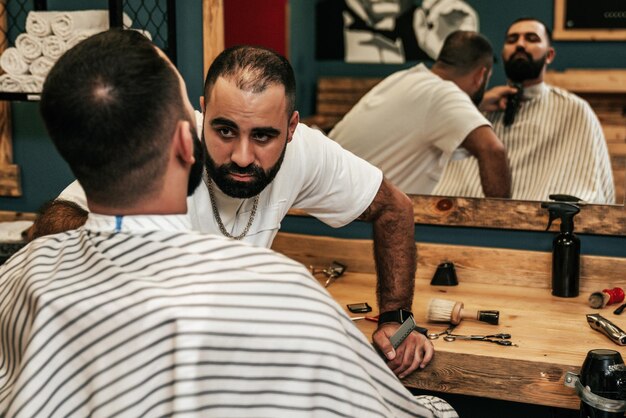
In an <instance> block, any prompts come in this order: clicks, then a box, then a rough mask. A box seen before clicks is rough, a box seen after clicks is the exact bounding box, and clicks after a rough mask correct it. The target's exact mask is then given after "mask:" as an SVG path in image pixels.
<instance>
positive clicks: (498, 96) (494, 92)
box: [478, 86, 517, 112]
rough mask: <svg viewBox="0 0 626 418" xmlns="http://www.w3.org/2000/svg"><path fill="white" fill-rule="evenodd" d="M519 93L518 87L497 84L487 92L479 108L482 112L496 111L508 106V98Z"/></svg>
mask: <svg viewBox="0 0 626 418" xmlns="http://www.w3.org/2000/svg"><path fill="white" fill-rule="evenodd" d="M514 93H517V89H516V88H515V87H511V86H496V87H493V88H490V89H489V90H487V91H486V92H485V95H484V96H483V100H482V101H481V102H480V105H479V106H478V108H479V109H480V111H481V112H496V111H498V110H504V109H505V108H506V101H507V98H508V97H509V96H510V95H511V94H514Z"/></svg>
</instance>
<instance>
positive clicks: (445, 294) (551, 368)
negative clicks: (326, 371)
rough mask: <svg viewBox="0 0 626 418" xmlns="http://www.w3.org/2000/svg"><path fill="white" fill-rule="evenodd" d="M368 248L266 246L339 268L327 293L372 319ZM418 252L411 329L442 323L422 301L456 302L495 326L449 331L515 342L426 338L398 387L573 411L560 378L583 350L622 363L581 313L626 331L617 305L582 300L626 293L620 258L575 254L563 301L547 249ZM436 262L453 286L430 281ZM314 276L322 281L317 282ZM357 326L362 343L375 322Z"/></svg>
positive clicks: (574, 402)
mask: <svg viewBox="0 0 626 418" xmlns="http://www.w3.org/2000/svg"><path fill="white" fill-rule="evenodd" d="M369 245H371V244H370V243H368V242H367V241H366V240H341V239H333V238H320V237H307V236H303V235H295V234H279V236H278V237H277V240H276V241H275V245H274V248H275V249H277V250H279V251H281V250H282V252H284V253H285V254H287V255H289V256H291V257H292V258H294V259H296V260H298V261H301V262H303V263H304V264H306V265H309V264H311V263H312V264H315V265H316V266H318V267H326V266H328V264H326V261H327V260H328V259H330V258H333V259H335V260H337V261H340V262H343V263H345V264H347V266H348V270H347V272H346V273H345V274H344V276H342V277H341V278H339V279H337V280H336V281H335V282H334V283H333V284H332V285H331V286H330V287H329V288H328V290H329V292H330V293H331V294H332V295H333V297H334V298H335V299H336V300H337V301H338V302H339V303H340V304H341V305H342V306H343V307H344V309H345V306H346V304H347V303H355V302H368V303H369V304H370V305H371V306H372V307H374V311H373V312H371V313H370V314H369V315H376V314H377V308H376V298H375V280H376V279H375V275H374V274H373V273H372V272H367V270H368V269H369V268H370V265H369V264H368V261H367V260H368V259H371V249H370V248H369ZM417 249H418V255H419V256H418V274H417V279H416V289H415V299H414V306H413V311H414V314H415V318H416V321H417V322H418V324H419V325H421V326H424V327H426V328H428V329H429V330H430V331H431V332H432V331H443V330H444V329H445V328H446V327H447V325H446V324H431V323H428V322H427V321H426V309H427V306H428V302H429V300H430V299H431V298H433V297H437V298H444V299H450V300H455V301H462V302H464V304H465V308H466V309H474V310H478V309H483V310H498V311H500V324H499V325H497V326H494V325H488V324H484V323H481V322H477V321H472V320H464V321H463V322H462V323H461V324H460V325H459V326H457V328H456V329H455V333H458V334H493V333H497V332H506V333H510V334H511V335H512V339H511V340H512V342H514V343H515V344H517V345H518V346H517V347H506V346H500V345H497V344H492V343H487V342H480V341H455V342H446V341H444V340H443V339H438V340H435V341H433V343H434V346H435V350H436V354H435V358H434V359H433V361H432V362H431V364H430V365H429V366H428V367H427V368H426V369H424V370H421V371H418V372H415V373H413V374H412V375H410V376H408V377H407V378H406V379H404V380H403V382H404V384H405V385H406V386H409V387H414V388H420V389H426V390H433V391H439V392H449V393H457V394H464V395H473V396H481V397H488V398H493V399H502V400H509V401H515V402H523V403H530V404H538V405H548V406H555V407H561V408H570V409H578V407H579V399H578V398H577V397H576V395H575V394H574V391H573V389H570V388H567V387H565V386H564V385H563V380H564V375H565V373H566V372H567V371H573V372H576V373H578V372H579V370H580V366H581V365H582V363H583V361H584V359H585V356H586V355H587V352H588V351H589V350H591V349H596V348H606V349H614V350H618V351H619V352H620V353H621V354H622V356H623V357H624V358H625V359H626V350H625V349H624V348H623V347H620V346H618V345H616V344H614V343H613V342H611V341H610V340H609V339H608V338H607V337H606V336H604V335H602V334H600V333H599V332H597V331H594V330H592V329H591V328H590V327H589V325H588V324H587V320H586V317H585V315H586V314H588V313H600V314H602V315H603V316H605V317H606V318H608V319H610V320H611V321H613V322H614V323H615V324H616V325H618V326H620V327H621V328H622V329H625V330H626V314H624V315H622V316H616V315H613V313H612V311H613V309H614V308H615V307H616V306H609V307H607V308H605V309H601V310H597V309H592V308H590V307H589V306H588V304H587V298H588V296H589V294H590V292H591V290H589V289H601V288H603V287H602V286H605V287H609V286H610V287H613V286H621V287H626V276H625V275H624V272H626V259H622V258H610V257H594V256H584V257H583V259H582V272H581V276H582V277H581V289H582V290H581V294H580V296H579V297H577V298H571V299H566V298H558V297H554V296H552V295H551V292H550V288H549V283H550V274H549V269H550V257H551V256H550V254H549V253H543V252H532V251H516V250H502V249H485V248H475V247H460V246H457V247H455V246H445V245H435V244H419V245H418V246H417ZM444 254H447V257H444V256H443V255H444ZM443 259H450V260H452V261H453V262H454V263H455V265H456V270H457V276H458V278H459V285H458V286H454V287H444V286H431V285H430V279H431V277H432V274H433V272H434V269H435V267H436V264H438V263H439V262H441V261H443ZM506 266H508V268H507V267H506ZM319 279H320V281H321V282H322V281H325V277H324V276H321V277H319ZM602 282H604V283H605V285H602V284H601V283H602ZM350 315H351V316H358V315H356V314H350ZM356 324H357V326H358V327H359V328H360V329H361V330H362V331H363V332H364V333H365V335H366V336H368V337H369V338H371V334H372V332H373V331H374V329H375V327H376V325H375V323H374V322H371V321H365V320H360V321H356Z"/></svg>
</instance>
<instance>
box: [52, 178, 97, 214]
mask: <svg viewBox="0 0 626 418" xmlns="http://www.w3.org/2000/svg"><path fill="white" fill-rule="evenodd" d="M57 199H62V200H69V201H70V202H74V203H76V204H77V205H79V206H80V207H82V208H83V209H85V210H87V211H88V210H89V208H88V207H87V196H86V195H85V191H84V190H83V188H82V186H81V185H80V183H79V182H78V180H75V181H74V182H73V183H71V184H70V185H69V186H67V187H66V188H65V189H64V190H63V191H62V192H61V194H60V195H59V197H57Z"/></svg>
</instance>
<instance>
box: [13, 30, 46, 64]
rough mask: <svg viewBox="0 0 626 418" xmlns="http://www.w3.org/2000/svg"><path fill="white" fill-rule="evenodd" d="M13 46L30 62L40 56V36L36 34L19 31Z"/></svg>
mask: <svg viewBox="0 0 626 418" xmlns="http://www.w3.org/2000/svg"><path fill="white" fill-rule="evenodd" d="M15 47H16V48H17V50H18V51H20V54H22V57H23V58H24V60H25V61H27V62H32V61H33V60H35V59H37V58H39V57H40V56H41V38H39V37H37V36H34V35H31V34H28V33H20V34H19V35H17V38H15Z"/></svg>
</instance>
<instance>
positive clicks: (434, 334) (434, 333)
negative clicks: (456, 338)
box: [426, 324, 456, 340]
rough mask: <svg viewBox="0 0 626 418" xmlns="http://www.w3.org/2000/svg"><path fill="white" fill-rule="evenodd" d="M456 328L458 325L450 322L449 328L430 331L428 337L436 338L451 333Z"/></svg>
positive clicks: (430, 338)
mask: <svg viewBox="0 0 626 418" xmlns="http://www.w3.org/2000/svg"><path fill="white" fill-rule="evenodd" d="M454 328H456V325H453V324H450V326H449V327H448V328H446V329H444V330H443V331H441V332H429V333H428V334H426V337H427V338H428V339H429V340H436V339H438V338H439V337H441V336H442V335H450V334H451V333H452V331H453V330H454Z"/></svg>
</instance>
